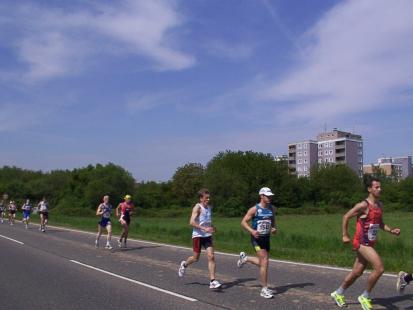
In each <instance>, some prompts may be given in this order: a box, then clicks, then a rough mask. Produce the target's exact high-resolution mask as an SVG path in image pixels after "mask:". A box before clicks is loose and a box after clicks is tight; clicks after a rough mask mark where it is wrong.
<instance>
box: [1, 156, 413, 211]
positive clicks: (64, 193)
mask: <svg viewBox="0 0 413 310" xmlns="http://www.w3.org/2000/svg"><path fill="white" fill-rule="evenodd" d="M376 176H377V177H378V178H379V179H380V180H381V181H382V187H383V195H382V200H383V202H384V203H385V204H386V208H387V209H392V210H406V211H413V178H407V179H405V180H403V181H401V182H397V181H394V178H391V177H386V176H385V175H384V174H382V173H380V171H378V172H377V173H376ZM262 186H268V187H270V188H271V189H273V191H274V192H275V194H276V196H275V198H274V203H275V204H276V205H277V206H278V207H279V210H280V212H284V213H289V212H293V213H317V212H321V213H325V212H328V213H330V212H337V211H340V212H342V211H343V210H342V209H344V208H350V207H351V206H352V205H354V204H355V203H356V202H357V201H360V200H361V199H363V198H365V196H366V193H365V190H364V186H363V180H361V179H360V178H359V177H358V176H357V175H356V174H355V173H354V172H353V171H352V170H351V169H349V168H348V167H347V166H344V165H337V166H333V165H331V166H323V167H318V168H317V169H313V171H311V177H309V178H296V177H295V176H292V175H290V174H288V168H287V164H286V163H285V162H282V161H278V162H277V161H275V160H274V158H273V156H272V155H270V154H263V153H256V152H251V151H250V152H232V151H226V152H221V153H219V154H217V155H216V156H215V157H214V158H212V159H211V160H210V161H209V162H208V163H207V164H206V165H205V166H203V165H201V164H199V163H188V164H186V165H184V166H182V167H179V168H178V169H177V170H176V172H175V173H174V175H173V177H172V179H171V180H169V181H167V182H140V183H136V181H135V180H134V178H133V177H132V175H131V174H130V173H129V172H128V171H126V170H125V169H123V168H122V167H120V166H117V165H114V164H107V165H100V164H98V165H96V166H92V165H89V166H87V167H85V168H81V169H74V170H70V171H69V170H57V171H52V172H50V173H43V172H40V171H29V170H23V169H19V168H16V167H3V168H2V169H0V193H8V194H9V196H10V198H11V199H14V200H17V201H19V200H21V201H23V199H25V198H30V199H32V200H34V201H38V200H40V199H41V198H42V197H43V196H46V197H47V198H48V199H49V201H50V205H51V207H52V208H53V209H54V212H58V213H62V214H65V215H90V214H92V212H93V210H94V209H95V208H96V206H97V205H98V203H99V202H100V199H101V197H102V196H103V195H105V194H108V195H110V196H111V199H112V204H114V205H116V204H117V203H119V202H120V201H121V198H122V197H123V196H124V195H125V194H126V193H129V194H132V195H133V198H134V202H135V204H136V206H137V207H138V208H141V209H142V210H145V212H148V213H149V214H151V215H168V216H173V215H174V214H179V212H180V211H182V210H185V211H186V210H187V209H188V208H190V207H191V206H192V205H193V204H194V203H195V202H196V201H197V197H196V192H197V191H198V190H199V189H200V188H202V187H207V188H208V189H209V190H210V191H211V193H212V204H213V205H214V207H215V213H219V214H222V215H225V216H240V215H241V214H243V213H244V212H245V211H246V210H247V209H248V207H250V206H251V205H253V204H254V203H255V202H256V201H257V199H258V194H257V192H258V190H259V188H260V187H262Z"/></svg>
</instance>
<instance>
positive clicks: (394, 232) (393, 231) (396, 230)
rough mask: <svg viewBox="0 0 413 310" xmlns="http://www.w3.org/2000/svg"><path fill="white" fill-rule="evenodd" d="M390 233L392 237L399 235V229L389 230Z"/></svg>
mask: <svg viewBox="0 0 413 310" xmlns="http://www.w3.org/2000/svg"><path fill="white" fill-rule="evenodd" d="M390 233H392V234H393V235H396V236H398V235H400V228H393V229H392V230H390Z"/></svg>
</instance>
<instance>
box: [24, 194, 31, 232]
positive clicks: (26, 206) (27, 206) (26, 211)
mask: <svg viewBox="0 0 413 310" xmlns="http://www.w3.org/2000/svg"><path fill="white" fill-rule="evenodd" d="M22 211H23V220H22V222H23V223H24V224H25V227H26V229H28V228H29V221H30V213H31V211H32V205H31V204H30V199H26V202H25V203H24V204H23V205H22Z"/></svg>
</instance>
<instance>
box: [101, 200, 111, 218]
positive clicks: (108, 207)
mask: <svg viewBox="0 0 413 310" xmlns="http://www.w3.org/2000/svg"><path fill="white" fill-rule="evenodd" d="M99 208H101V210H102V211H103V213H102V214H101V217H102V218H105V219H108V218H110V214H111V213H112V205H111V204H104V203H101V204H100V205H99Z"/></svg>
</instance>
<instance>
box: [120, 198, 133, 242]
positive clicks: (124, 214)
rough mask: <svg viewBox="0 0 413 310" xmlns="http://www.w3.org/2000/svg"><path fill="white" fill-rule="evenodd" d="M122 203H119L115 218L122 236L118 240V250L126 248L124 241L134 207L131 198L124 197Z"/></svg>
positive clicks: (126, 237)
mask: <svg viewBox="0 0 413 310" xmlns="http://www.w3.org/2000/svg"><path fill="white" fill-rule="evenodd" d="M124 200H125V201H124V202H122V203H120V204H119V205H118V207H117V208H116V217H119V222H120V224H121V225H122V234H121V235H120V238H119V240H118V246H119V247H120V248H126V241H127V239H128V235H129V225H130V219H131V215H132V214H133V211H134V209H135V206H134V205H133V202H132V196H131V195H126V196H125V198H124Z"/></svg>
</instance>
